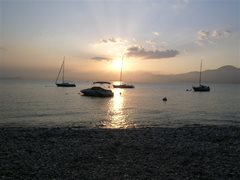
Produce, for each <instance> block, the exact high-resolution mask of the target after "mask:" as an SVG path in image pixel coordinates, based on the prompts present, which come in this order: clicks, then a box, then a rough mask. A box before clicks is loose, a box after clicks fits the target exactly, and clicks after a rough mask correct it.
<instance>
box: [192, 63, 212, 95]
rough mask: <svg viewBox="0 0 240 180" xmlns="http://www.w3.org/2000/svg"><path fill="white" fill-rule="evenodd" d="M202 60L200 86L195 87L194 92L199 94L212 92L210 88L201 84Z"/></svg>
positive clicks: (200, 77)
mask: <svg viewBox="0 0 240 180" xmlns="http://www.w3.org/2000/svg"><path fill="white" fill-rule="evenodd" d="M201 81H202V60H201V66H200V76H199V86H193V87H192V88H193V90H194V91H198V92H206V91H210V87H209V86H206V85H203V84H201V83H202V82H201Z"/></svg>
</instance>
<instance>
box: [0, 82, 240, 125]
mask: <svg viewBox="0 0 240 180" xmlns="http://www.w3.org/2000/svg"><path fill="white" fill-rule="evenodd" d="M89 85H90V83H87V82H83V83H77V87H76V88H59V87H56V86H55V85H54V84H53V82H46V81H41V82H40V81H39V82H38V81H23V80H19V81H16V80H14V81H13V80H1V81H0V100H1V106H0V126H37V127H49V126H50V127H56V126H57V127H60V126H64V127H85V128H96V127H97V128H98V127H99V128H130V127H136V128H138V127H166V126H167V127H179V126H185V125H196V124H200V125H209V124H210V125H223V124H224V125H234V126H238V125H240V85H233V84H209V85H210V87H211V91H210V92H202V93H201V92H188V91H186V89H188V88H191V86H192V85H191V84H135V86H136V88H135V89H125V90H119V89H115V90H114V93H115V95H114V97H113V98H93V97H85V96H82V95H81V94H80V90H81V89H84V88H87V87H88V86H89ZM120 91H121V95H120ZM165 96H166V97H167V98H168V101H167V102H163V101H162V98H163V97H165Z"/></svg>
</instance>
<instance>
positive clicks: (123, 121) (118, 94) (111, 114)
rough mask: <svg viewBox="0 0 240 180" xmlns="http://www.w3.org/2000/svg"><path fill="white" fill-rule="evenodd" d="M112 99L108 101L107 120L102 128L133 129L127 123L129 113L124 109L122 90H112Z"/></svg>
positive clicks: (131, 125) (130, 124)
mask: <svg viewBox="0 0 240 180" xmlns="http://www.w3.org/2000/svg"><path fill="white" fill-rule="evenodd" d="M113 91H114V97H113V98H112V99H111V100H110V101H109V104H108V112H107V120H106V121H105V122H104V124H103V127H104V128H116V129H117V128H124V129H125V128H130V127H134V126H133V124H132V123H130V122H129V120H128V116H129V112H128V111H127V110H126V108H125V97H124V89H114V90H113Z"/></svg>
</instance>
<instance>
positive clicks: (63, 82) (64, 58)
mask: <svg viewBox="0 0 240 180" xmlns="http://www.w3.org/2000/svg"><path fill="white" fill-rule="evenodd" d="M64 62H65V56H64V58H63V75H62V82H63V83H64Z"/></svg>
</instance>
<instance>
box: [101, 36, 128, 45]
mask: <svg viewBox="0 0 240 180" xmlns="http://www.w3.org/2000/svg"><path fill="white" fill-rule="evenodd" d="M126 42H127V40H124V39H121V38H114V37H110V38H106V39H101V40H100V43H106V44H107V43H118V44H119V43H126Z"/></svg>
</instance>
